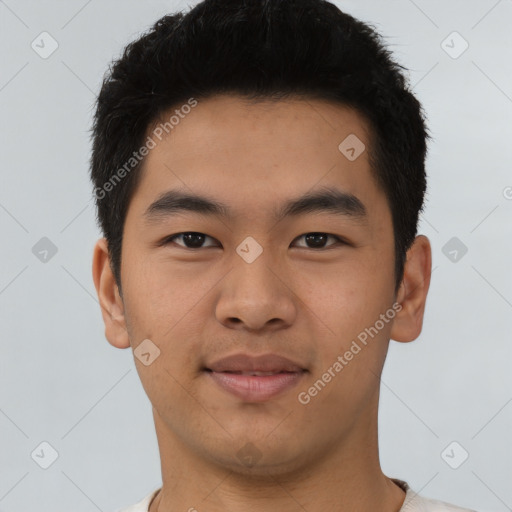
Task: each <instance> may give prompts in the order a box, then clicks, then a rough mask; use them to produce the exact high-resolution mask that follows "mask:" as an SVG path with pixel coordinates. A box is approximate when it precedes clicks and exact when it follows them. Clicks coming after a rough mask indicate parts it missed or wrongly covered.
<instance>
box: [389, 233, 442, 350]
mask: <svg viewBox="0 0 512 512" xmlns="http://www.w3.org/2000/svg"><path fill="white" fill-rule="evenodd" d="M431 273H432V250H431V247H430V241H429V239H428V238H427V237H426V236H424V235H419V236H417V237H416V238H415V240H414V242H413V244H412V246H411V247H410V249H409V250H408V251H407V260H406V262H405V266H404V277H403V279H402V284H401V285H400V289H399V291H398V295H397V299H396V302H398V303H399V304H400V305H401V306H402V309H401V310H400V311H399V312H398V313H397V315H396V316H395V318H394V320H393V327H392V329H391V334H390V337H391V339H393V340H395V341H400V342H409V341H413V340H415V339H416V338H417V337H418V336H419V335H420V333H421V328H422V326H423V315H424V312H425V304H426V300H427V294H428V289H429V287H430V275H431Z"/></svg>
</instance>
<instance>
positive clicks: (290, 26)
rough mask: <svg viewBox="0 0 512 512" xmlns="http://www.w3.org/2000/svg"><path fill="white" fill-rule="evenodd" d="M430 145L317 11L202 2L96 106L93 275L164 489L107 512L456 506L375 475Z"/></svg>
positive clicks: (426, 264)
mask: <svg viewBox="0 0 512 512" xmlns="http://www.w3.org/2000/svg"><path fill="white" fill-rule="evenodd" d="M428 138H429V136H428V134H427V130H426V127H425V123H424V116H423V114H422V110H421V106H420V104H419V103H418V101H417V100H416V98H415V97H414V96H413V95H412V94H411V92H410V91H409V90H408V89H407V85H406V83H405V79H404V78H403V75H402V74H401V73H400V70H399V66H398V65H397V64H395V63H394V62H393V61H392V60H391V57H390V54H389V53H388V52H387V51H386V50H385V49H384V47H383V46H382V44H381V42H380V39H379V36H378V35H377V34H376V33H375V32H374V31H373V30H372V29H371V28H370V27H368V26H367V25H364V24H363V23H361V22H359V21H357V20H355V19H354V18H352V17H351V16H349V15H347V14H344V13H342V12H340V11H339V10H338V8H336V7H335V6H334V5H332V4H330V3H328V2H325V1H318V0H289V1H276V0H273V1H271V0H257V1H253V2H242V1H233V0H205V1H203V2H201V3H199V4H197V5H196V6H195V7H194V8H193V9H191V10H190V11H189V12H188V13H187V14H186V15H183V14H181V13H179V14H176V15H172V16H171V15H169V16H165V17H163V18H162V19H161V20H159V21H158V22H157V23H156V24H155V25H154V27H153V28H152V30H151V31H149V32H148V33H147V34H146V35H144V36H142V37H141V38H140V39H138V40H137V41H134V42H133V43H131V44H130V45H128V47H127V48H126V49H125V52H124V54H123V55H122V57H121V58H120V59H119V60H118V61H117V62H116V63H115V64H114V65H113V67H112V68H111V69H110V73H109V74H108V76H106V77H105V80H104V83H103V87H102V89H101V92H100V95H99V98H98V104H97V110H96V115H95V121H94V127H93V154H92V159H91V176H92V181H93V183H94V188H95V195H96V204H97V208H98V219H99V222H100V225H101V228H102V230H103V233H104V235H105V236H104V238H101V239H100V240H99V241H98V242H97V244H96V247H95V250H94V262H93V278H94V283H95V286H96V290H97V293H98V297H99V301H100V304H101V308H102V315H103V320H104V322H105V335H106V337H107V339H108V341H109V342H110V343H111V344H112V345H113V346H115V347H118V348H129V347H131V348H132V349H133V351H134V356H135V359H134V360H135V363H136V366H137V371H138V373H139V376H140V378H141V382H142V385H143V387H144V389H145V391H146V393H147V395H148V398H149V399H150V401H151V403H152V406H153V416H154V421H155V428H156V433H157V438H158V444H159V450H160V456H161V469H162V480H163V485H162V487H161V488H158V489H155V490H154V491H153V492H151V493H150V494H149V495H148V496H146V497H145V498H144V499H143V500H142V501H141V502H139V503H138V504H136V505H134V506H133V507H130V508H128V509H125V510H126V511H131V512H135V511H145V512H147V511H149V512H164V511H165V512H175V511H184V510H188V511H190V512H192V511H196V510H197V511H199V512H201V511H209V512H217V511H221V510H222V511H230V512H237V511H245V510H252V511H262V512H263V511H265V512H268V511H275V512H288V511H296V510H306V511H308V512H317V511H325V510H329V511H331V510H332V511H338V512H348V511H351V512H352V511H360V512H370V511H372V512H374V511H377V510H378V511H383V512H397V511H410V512H412V511H442V510H444V511H456V510H459V511H460V510H463V509H461V508H458V507H455V506H453V505H448V504H444V503H441V502H439V501H433V500H430V499H426V498H424V497H420V496H419V495H417V494H415V493H414V492H413V491H412V490H411V489H410V488H409V487H408V485H407V483H406V482H403V481H400V480H397V479H393V478H389V477H388V476H386V475H384V473H383V472H382V470H381V467H380V463H379V447H378V434H377V432H378V428H377V427H378V425H377V413H378V403H379V388H380V386H379V384H380V375H381V372H382V368H383V365H384V362H385V358H386V354H387V349H388V345H389V340H390V339H394V340H396V341H398V342H409V341H413V340H414V339H416V338H417V337H418V336H419V334H420V332H421V328H422V321H423V314H424V309H425V303H426V297H427V293H428V288H429V284H430V273H431V249H430V243H429V241H428V239H427V238H426V237H425V236H422V235H419V236H416V230H417V221H418V215H419V213H420V212H421V211H422V208H423V199H424V193H425V190H426V177H425V168H424V162H425V156H426V142H427V139H428Z"/></svg>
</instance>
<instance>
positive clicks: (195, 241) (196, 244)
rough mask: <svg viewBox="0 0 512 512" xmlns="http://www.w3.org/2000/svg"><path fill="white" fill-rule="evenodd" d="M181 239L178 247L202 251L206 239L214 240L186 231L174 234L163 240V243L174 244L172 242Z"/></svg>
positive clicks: (201, 234)
mask: <svg viewBox="0 0 512 512" xmlns="http://www.w3.org/2000/svg"><path fill="white" fill-rule="evenodd" d="M179 238H182V240H183V244H184V245H181V244H177V245H179V246H180V247H184V248H185V249H202V248H203V247H205V246H203V243H204V241H205V239H206V238H210V239H211V240H214V239H213V238H212V237H210V236H208V235H205V234H204V233H197V232H195V231H187V232H184V233H176V234H175V235H172V236H170V237H168V238H166V239H165V241H164V243H165V244H167V243H175V242H174V241H175V240H176V239H179ZM206 247H212V246H206Z"/></svg>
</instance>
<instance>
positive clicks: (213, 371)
mask: <svg viewBox="0 0 512 512" xmlns="http://www.w3.org/2000/svg"><path fill="white" fill-rule="evenodd" d="M203 371H204V373H205V374H206V375H207V377H208V378H210V379H212V381H213V382H214V383H215V384H216V385H217V386H219V387H220V388H221V389H222V390H223V391H226V392H228V393H230V394H231V395H234V396H236V397H237V398H239V399H241V400H243V401H244V402H265V401H267V400H270V399H271V398H274V397H276V396H278V395H281V394H283V393H285V392H286V391H289V390H290V389H291V388H292V387H295V386H296V385H297V384H298V382H299V381H300V380H302V378H303V377H304V375H305V374H306V373H307V372H308V370H307V369H305V368H302V367H301V366H300V365H298V364H297V363H294V362H293V361H291V360H289V359H287V358H284V357H281V356H277V355H274V354H270V355H265V356H258V357H252V356H249V355H245V354H237V355H233V356H230V357H227V358H224V359H221V360H218V361H216V362H214V363H212V364H211V365H209V366H208V367H204V368H203Z"/></svg>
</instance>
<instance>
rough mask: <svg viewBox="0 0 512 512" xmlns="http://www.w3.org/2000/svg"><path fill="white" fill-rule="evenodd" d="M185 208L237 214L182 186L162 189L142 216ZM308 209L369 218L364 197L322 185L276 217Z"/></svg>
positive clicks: (154, 218) (158, 216)
mask: <svg viewBox="0 0 512 512" xmlns="http://www.w3.org/2000/svg"><path fill="white" fill-rule="evenodd" d="M183 212H192V213H196V214H198V215H204V216H216V217H220V218H223V219H226V220H229V219H232V218H233V217H234V214H233V212H232V210H231V208H230V207H229V206H228V205H226V204H224V203H221V202H219V201H217V200H215V199H213V198H210V197H206V196H202V195H198V194H193V193H187V192H183V191H180V190H169V191H167V192H165V193H163V194H162V195H161V196H160V197H158V198H157V199H156V200H155V201H154V202H153V203H151V205H149V207H148V208H147V209H146V211H145V212H144V214H143V217H144V219H145V221H146V223H147V224H152V223H156V222H158V221H160V220H163V219H166V218H168V217H170V216H173V215H177V214H180V213H183ZM307 213H330V214H334V215H337V216H342V217H346V218H348V219H351V220H354V221H357V222H361V223H365V222H367V221H368V212H367V209H366V207H365V206H364V204H363V203H362V202H361V200H360V199H359V198H358V197H356V196H355V195H353V194H351V193H348V192H343V191H341V190H338V189H337V188H334V187H323V188H322V189H320V190H318V191H315V192H307V193H306V194H304V195H302V196H300V197H298V198H295V199H290V200H288V201H287V202H286V203H285V204H283V205H282V206H281V207H280V208H278V209H276V210H274V215H273V217H274V220H275V221H276V222H278V221H280V220H282V219H284V218H286V217H297V216H300V215H305V214H307Z"/></svg>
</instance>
